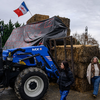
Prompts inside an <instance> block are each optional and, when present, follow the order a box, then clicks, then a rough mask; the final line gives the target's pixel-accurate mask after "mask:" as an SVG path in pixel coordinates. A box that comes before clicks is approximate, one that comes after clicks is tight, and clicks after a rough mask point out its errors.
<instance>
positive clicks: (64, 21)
mask: <svg viewBox="0 0 100 100" xmlns="http://www.w3.org/2000/svg"><path fill="white" fill-rule="evenodd" d="M57 17H58V18H59V19H61V21H62V22H63V23H64V24H65V25H66V27H67V36H70V19H69V18H65V17H59V16H57Z"/></svg>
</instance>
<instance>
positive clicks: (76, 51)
mask: <svg viewBox="0 0 100 100" xmlns="http://www.w3.org/2000/svg"><path fill="white" fill-rule="evenodd" d="M66 47H68V48H69V47H70V45H67V46H66ZM56 48H57V63H58V64H59V65H60V63H61V62H62V61H63V60H64V59H65V53H64V46H57V47H56ZM66 52H67V59H68V61H69V65H70V67H71V68H72V66H71V50H70V49H68V50H66ZM54 55H55V54H54V52H53V56H54ZM73 55H74V72H75V86H74V87H73V89H75V90H77V91H79V92H85V91H89V90H91V89H92V86H91V85H89V84H88V81H87V78H86V70H87V67H88V65H89V63H90V62H91V59H92V58H93V57H94V56H97V57H99V48H98V47H97V46H90V45H87V46H84V45H73Z"/></svg>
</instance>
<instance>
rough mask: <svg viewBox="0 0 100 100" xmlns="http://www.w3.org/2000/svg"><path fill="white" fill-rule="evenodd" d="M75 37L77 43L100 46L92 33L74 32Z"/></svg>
mask: <svg viewBox="0 0 100 100" xmlns="http://www.w3.org/2000/svg"><path fill="white" fill-rule="evenodd" d="M73 38H75V39H76V44H82V45H97V46H99V44H98V41H97V40H96V39H95V38H93V37H92V36H91V35H90V34H85V33H82V34H78V33H75V34H73Z"/></svg>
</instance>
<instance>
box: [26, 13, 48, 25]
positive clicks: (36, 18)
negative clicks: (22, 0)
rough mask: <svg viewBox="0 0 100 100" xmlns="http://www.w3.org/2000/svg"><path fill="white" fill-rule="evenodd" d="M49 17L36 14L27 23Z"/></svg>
mask: <svg viewBox="0 0 100 100" xmlns="http://www.w3.org/2000/svg"><path fill="white" fill-rule="evenodd" d="M48 18H49V16H48V15H41V14H35V15H34V16H32V17H31V18H30V19H29V20H28V21H27V24H30V23H34V22H38V21H42V20H45V19H48Z"/></svg>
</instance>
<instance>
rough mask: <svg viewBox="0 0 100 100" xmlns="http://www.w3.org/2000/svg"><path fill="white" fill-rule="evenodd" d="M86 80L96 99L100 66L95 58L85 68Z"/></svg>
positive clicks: (99, 79) (99, 82) (99, 80)
mask: <svg viewBox="0 0 100 100" xmlns="http://www.w3.org/2000/svg"><path fill="white" fill-rule="evenodd" d="M87 79H88V82H89V84H91V83H92V85H93V97H94V98H96V97H97V94H98V90H99V84H100V64H99V61H98V58H97V57H93V58H92V60H91V63H90V64H89V66H88V68H87Z"/></svg>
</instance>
